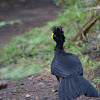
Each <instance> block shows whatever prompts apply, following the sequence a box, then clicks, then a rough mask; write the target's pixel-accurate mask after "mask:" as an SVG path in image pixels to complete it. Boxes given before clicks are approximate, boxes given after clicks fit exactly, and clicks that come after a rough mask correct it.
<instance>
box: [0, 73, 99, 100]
mask: <svg viewBox="0 0 100 100" xmlns="http://www.w3.org/2000/svg"><path fill="white" fill-rule="evenodd" d="M57 88H58V82H57V80H56V77H54V76H53V75H51V74H50V73H48V75H47V74H44V73H39V74H36V75H34V76H30V77H27V78H23V79H21V80H17V81H16V80H8V86H7V88H5V89H2V91H0V98H1V99H0V100H59V99H58V95H57V92H56V91H55V90H56V89H57ZM76 100H100V98H98V99H97V98H89V97H85V96H81V97H79V98H77V99H76Z"/></svg>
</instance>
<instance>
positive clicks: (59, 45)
mask: <svg viewBox="0 0 100 100" xmlns="http://www.w3.org/2000/svg"><path fill="white" fill-rule="evenodd" d="M61 51H64V49H63V44H56V47H55V53H59V52H61Z"/></svg>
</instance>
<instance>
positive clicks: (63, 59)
mask: <svg viewBox="0 0 100 100" xmlns="http://www.w3.org/2000/svg"><path fill="white" fill-rule="evenodd" d="M51 73H52V74H54V75H56V76H58V77H59V76H60V77H69V76H70V75H74V74H80V75H83V68H82V64H81V62H80V60H79V59H78V58H77V57H76V56H75V55H73V54H71V53H66V54H65V55H63V54H60V55H58V56H57V57H56V59H54V60H53V62H52V64H51Z"/></svg>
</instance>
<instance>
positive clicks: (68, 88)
mask: <svg viewBox="0 0 100 100" xmlns="http://www.w3.org/2000/svg"><path fill="white" fill-rule="evenodd" d="M53 33H54V35H53V39H54V40H55V41H56V47H55V54H54V58H53V61H52V64H51V73H52V74H53V75H55V76H56V77H57V79H58V81H59V82H60V83H59V89H58V96H59V98H60V99H61V100H74V99H76V98H77V97H79V96H80V95H82V94H84V95H86V96H88V97H98V93H97V91H96V89H95V88H94V87H93V86H92V85H91V83H90V82H88V81H87V80H86V79H85V78H84V77H83V67H82V64H81V62H80V60H79V59H78V58H77V57H76V56H75V55H74V54H71V53H66V52H65V51H64V49H63V43H64V39H65V37H64V33H63V31H62V29H61V28H60V27H55V28H54V30H53Z"/></svg>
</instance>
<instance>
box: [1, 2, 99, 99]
mask: <svg viewBox="0 0 100 100" xmlns="http://www.w3.org/2000/svg"><path fill="white" fill-rule="evenodd" d="M59 11H60V12H61V11H63V10H62V9H61V8H57V7H56V6H55V5H54V4H53V0H27V1H26V3H21V2H17V3H16V4H13V5H10V6H6V7H1V8H0V21H9V20H21V22H22V24H14V25H6V26H3V27H2V28H0V47H3V46H4V45H5V44H7V43H8V42H9V41H10V40H11V38H12V37H13V36H17V35H21V34H23V33H24V32H26V31H29V30H30V29H32V28H33V27H39V26H42V25H44V24H46V22H47V21H49V20H53V19H55V18H56V17H57V14H58V12H59ZM57 87H58V82H57V80H56V78H55V77H54V76H52V75H51V74H50V73H48V75H45V74H41V73H39V74H36V75H33V76H30V77H26V78H23V79H21V80H17V81H16V80H8V85H7V87H6V88H5V89H1V90H0V100H58V96H57V92H54V90H53V88H57ZM77 100H100V99H96V98H86V97H84V96H82V97H80V98H79V99H77Z"/></svg>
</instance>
